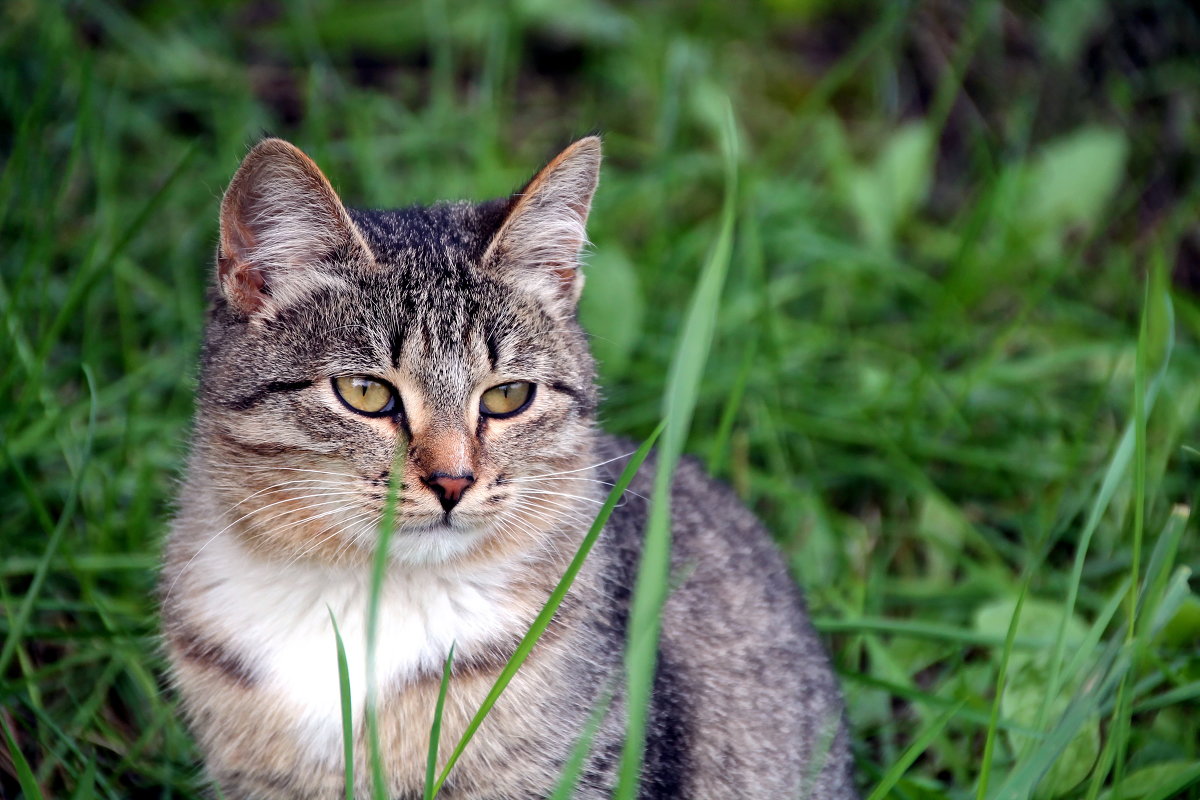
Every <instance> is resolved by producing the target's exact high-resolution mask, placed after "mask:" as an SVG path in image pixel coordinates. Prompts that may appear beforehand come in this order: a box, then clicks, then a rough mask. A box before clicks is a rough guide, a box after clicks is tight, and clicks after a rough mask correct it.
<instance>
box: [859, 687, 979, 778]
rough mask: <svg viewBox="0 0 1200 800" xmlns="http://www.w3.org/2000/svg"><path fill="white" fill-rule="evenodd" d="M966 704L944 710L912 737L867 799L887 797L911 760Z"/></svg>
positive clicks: (911, 762) (910, 763) (919, 753)
mask: <svg viewBox="0 0 1200 800" xmlns="http://www.w3.org/2000/svg"><path fill="white" fill-rule="evenodd" d="M966 704H967V701H966V700H963V701H962V702H960V703H959V704H958V705H956V706H955V707H954V708H952V709H950V710H949V711H947V712H945V713H944V714H942V715H941V716H940V717H938V718H937V719H935V720H933V721H932V722H930V723H929V724H928V725H926V726H925V729H924V730H922V731H921V732H920V733H919V734H918V735H917V737H916V738H915V739H913V743H912V744H910V745H909V746H908V749H906V750H905V751H904V754H903V755H901V756H900V758H898V759H897V760H896V763H894V764H892V766H891V767H889V768H888V771H887V772H885V773H883V776H882V777H881V778H880V779H879V783H878V784H876V786H875V789H874V790H873V791H872V792H871V793H870V794H869V795H867V800H883V798H885V797H887V796H888V793H889V792H891V791H892V789H893V788H895V786H896V784H897V783H899V782H900V779H901V778H903V777H904V773H906V772H907V771H908V768H909V767H911V766H912V765H913V762H914V761H916V760H917V759H918V758H920V756H921V754H922V753H924V752H925V750H926V749H927V748H928V747H929V745H930V744H931V743H932V742H933V740H934V739H936V738H937V737H938V735H939V734H941V732H942V730H943V729H944V728H945V727H946V725H947V724H949V722H950V720H952V719H954V715H955V714H957V713H958V712H959V709H961V708H962V707H963V706H965V705H966Z"/></svg>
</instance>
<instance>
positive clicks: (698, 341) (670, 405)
mask: <svg viewBox="0 0 1200 800" xmlns="http://www.w3.org/2000/svg"><path fill="white" fill-rule="evenodd" d="M722 123H723V127H722V128H721V135H722V145H723V149H724V156H725V199H724V205H723V206H722V210H721V227H720V231H719V232H718V234H717V239H716V242H715V243H714V245H713V248H712V251H711V253H710V255H709V258H708V261H707V262H706V263H705V265H704V268H703V271H702V272H701V275H700V282H699V284H698V285H697V286H696V290H695V292H694V293H693V295H692V299H691V302H690V303H689V305H688V312H687V317H686V318H685V320H684V324H683V330H682V331H681V333H680V336H679V340H678V343H677V345H676V350H675V355H674V357H673V358H672V360H671V369H670V372H669V374H668V377H667V393H666V397H665V398H664V411H665V417H666V423H667V427H666V432H665V435H664V436H663V446H662V448H661V450H660V451H659V455H658V464H657V467H656V471H655V478H654V494H653V497H652V499H651V502H650V519H649V521H648V523H647V525H646V533H645V544H644V547H643V550H642V557H641V563H640V564H639V566H638V575H637V580H636V582H635V584H634V592H633V600H632V606H631V609H630V614H629V632H628V643H627V646H626V651H625V674H626V681H627V684H626V699H627V701H626V709H627V714H628V718H627V723H626V734H625V745H624V747H623V748H622V751H621V763H620V766H619V767H618V770H617V788H616V791H615V793H614V795H613V796H614V798H616V800H633V798H634V797H636V796H637V793H638V785H639V782H640V776H641V769H642V756H643V750H644V747H645V737H646V719H647V714H648V710H649V704H650V695H651V691H652V688H653V685H654V671H655V666H656V663H657V660H658V634H659V615H660V613H661V610H662V605H663V603H664V602H665V600H666V596H667V584H668V580H669V575H668V571H669V568H670V558H671V505H670V503H671V481H672V478H673V476H674V473H675V465H676V463H677V462H678V460H679V457H680V456H681V455H682V453H683V446H684V442H685V440H686V439H687V433H688V430H689V428H690V427H691V420H692V411H693V409H695V407H696V400H697V397H698V395H699V391H700V378H701V375H702V374H703V371H704V365H705V363H706V362H707V360H708V353H709V349H710V347H711V344H712V340H713V335H714V331H715V327H716V319H717V312H718V309H719V308H720V303H721V289H722V287H723V286H724V284H725V274H726V272H728V269H729V262H730V258H731V255H732V252H733V231H734V221H735V218H736V210H737V129H736V124H735V122H734V118H733V110H732V107H731V106H730V105H729V101H728V99H726V100H725V103H724V115H723V118H722Z"/></svg>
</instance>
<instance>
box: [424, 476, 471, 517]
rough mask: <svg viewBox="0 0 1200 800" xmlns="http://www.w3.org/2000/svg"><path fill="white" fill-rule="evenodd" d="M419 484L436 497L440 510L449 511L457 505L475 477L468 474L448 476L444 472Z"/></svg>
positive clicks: (428, 477)
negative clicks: (440, 505) (427, 488)
mask: <svg viewBox="0 0 1200 800" xmlns="http://www.w3.org/2000/svg"><path fill="white" fill-rule="evenodd" d="M421 482H422V483H424V484H425V485H426V486H428V487H429V491H431V492H433V493H434V494H436V495H437V499H438V502H440V503H441V504H442V508H443V509H444V510H445V511H449V510H450V509H452V508H454V507H455V506H456V505H458V501H459V500H460V499H461V498H462V495H463V492H465V491H466V490H467V487H468V486H470V485H471V484H472V483H474V482H475V476H474V475H472V474H471V473H469V472H468V473H466V474H464V475H448V474H446V473H445V472H435V473H433V474H432V475H429V476H427V477H424V478H422V479H421Z"/></svg>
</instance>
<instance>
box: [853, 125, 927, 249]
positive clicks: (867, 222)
mask: <svg viewBox="0 0 1200 800" xmlns="http://www.w3.org/2000/svg"><path fill="white" fill-rule="evenodd" d="M930 144H931V143H930V136H929V130H928V128H927V127H926V126H925V124H924V123H920V122H914V123H909V124H907V125H904V126H901V127H900V128H899V129H898V130H896V131H895V132H894V133H893V134H892V135H891V136H890V137H889V138H888V140H887V143H886V144H885V145H884V147H883V150H882V151H880V153H879V155H878V157H877V158H876V160H875V162H874V163H873V164H871V165H870V166H866V167H859V168H857V169H854V170H852V171H851V173H850V176H849V181H848V185H847V192H848V197H847V200H848V201H849V203H850V207H851V209H852V210H853V211H854V214H855V216H856V217H857V218H858V226H859V229H860V230H861V231H862V232H863V236H864V237H866V239H867V242H868V243H869V244H870V245H871V246H873V247H875V248H879V249H885V248H888V247H890V246H891V244H892V241H893V239H894V237H895V233H896V229H897V228H898V227H899V226H900V225H901V224H903V223H904V222H905V221H906V220H907V219H908V218H909V217H910V216H911V215H912V213H913V211H914V210H915V209H916V208H917V205H918V204H919V203H920V202H921V201H922V200H924V199H925V194H926V192H927V191H928V189H929V180H930V172H931V170H932V164H933V149H932V147H931V146H930Z"/></svg>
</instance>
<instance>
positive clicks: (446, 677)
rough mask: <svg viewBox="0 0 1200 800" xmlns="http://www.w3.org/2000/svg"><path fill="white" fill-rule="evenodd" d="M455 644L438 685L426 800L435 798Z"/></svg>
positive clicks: (430, 730) (447, 656)
mask: <svg viewBox="0 0 1200 800" xmlns="http://www.w3.org/2000/svg"><path fill="white" fill-rule="evenodd" d="M454 645H455V643H454V642H451V643H450V652H449V653H447V654H446V663H445V665H444V666H443V667H442V685H441V686H439V687H438V699H437V705H435V706H434V708H433V723H432V724H431V725H430V726H429V757H428V758H427V759H426V761H425V800H433V795H434V789H433V785H434V783H435V778H436V777H437V757H438V743H439V742H440V741H441V738H442V709H444V708H445V707H446V689H447V688H449V686H450V670H451V668H452V667H453V665H454Z"/></svg>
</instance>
